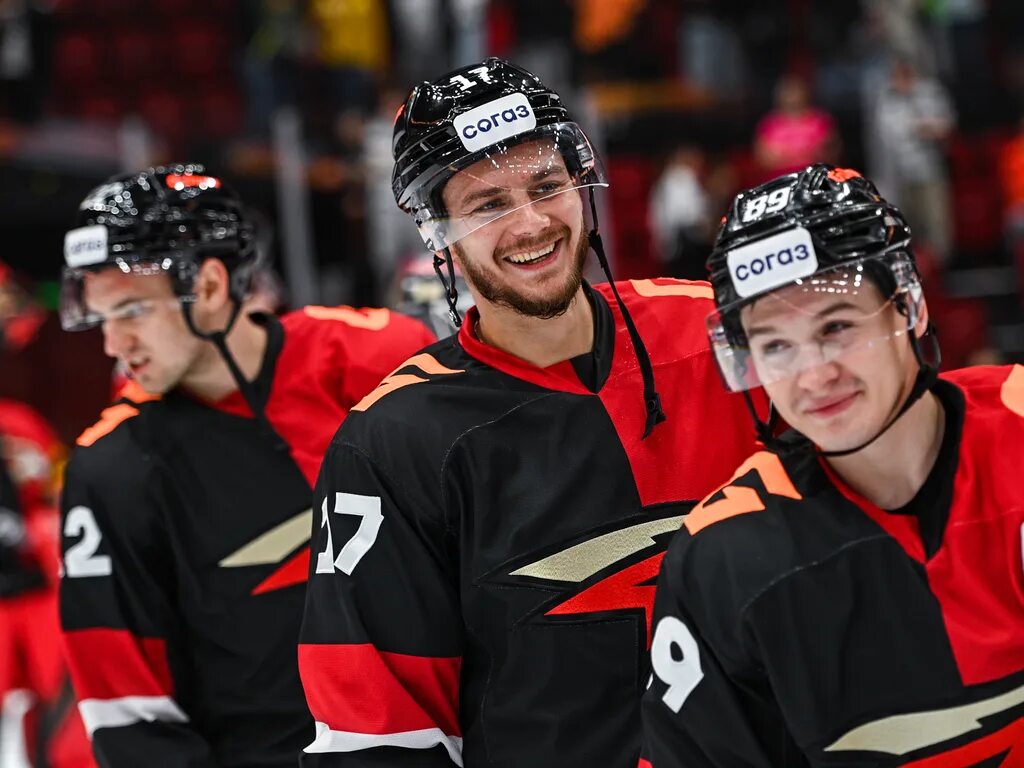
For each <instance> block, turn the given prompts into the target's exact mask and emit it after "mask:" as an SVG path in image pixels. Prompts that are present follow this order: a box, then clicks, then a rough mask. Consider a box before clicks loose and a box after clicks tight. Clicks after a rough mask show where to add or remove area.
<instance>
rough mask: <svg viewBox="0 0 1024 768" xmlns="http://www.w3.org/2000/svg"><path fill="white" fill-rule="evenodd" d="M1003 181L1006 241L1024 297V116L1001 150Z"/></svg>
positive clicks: (1000, 177)
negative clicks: (1015, 131) (1013, 134)
mask: <svg viewBox="0 0 1024 768" xmlns="http://www.w3.org/2000/svg"><path fill="white" fill-rule="evenodd" d="M999 181H1000V186H1001V188H1002V189H1001V191H1002V197H1003V217H1004V221H1005V231H1006V241H1007V244H1008V245H1009V248H1010V253H1011V255H1012V258H1013V263H1014V265H1015V266H1016V268H1017V281H1018V286H1019V288H1020V292H1021V295H1022V296H1024V117H1022V118H1021V119H1020V122H1019V126H1018V130H1017V134H1016V135H1015V136H1014V137H1013V138H1012V139H1010V140H1009V141H1008V142H1006V145H1005V146H1004V147H1003V148H1002V151H1001V152H1000V153H999Z"/></svg>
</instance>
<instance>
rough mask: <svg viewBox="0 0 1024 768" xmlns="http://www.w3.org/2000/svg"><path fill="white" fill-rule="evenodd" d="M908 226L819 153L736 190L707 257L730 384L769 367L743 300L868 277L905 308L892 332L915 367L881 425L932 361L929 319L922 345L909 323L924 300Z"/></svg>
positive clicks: (759, 378)
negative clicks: (810, 161)
mask: <svg viewBox="0 0 1024 768" xmlns="http://www.w3.org/2000/svg"><path fill="white" fill-rule="evenodd" d="M910 235H911V232H910V227H909V226H908V224H907V222H906V220H905V219H904V217H903V214H902V213H901V212H900V210H899V209H898V208H897V207H896V206H894V205H892V204H891V203H889V202H888V201H886V200H885V199H884V198H883V197H882V196H881V195H880V194H879V193H878V190H877V189H876V188H875V185H874V184H873V183H871V182H870V181H869V180H868V179H865V178H864V177H863V176H861V175H860V174H859V173H858V172H857V171H854V170H850V169H848V168H837V167H835V166H832V165H826V164H823V163H818V164H815V165H811V166H808V167H807V168H805V169H804V170H802V171H799V172H797V173H791V174H787V175H785V176H780V177H778V178H776V179H773V180H771V181H769V182H767V183H765V184H762V185H760V186H758V187H754V188H753V189H749V190H745V191H743V192H741V193H740V194H738V195H737V196H736V197H735V198H734V200H733V202H732V205H731V206H730V208H729V211H728V213H727V214H726V215H725V217H724V218H723V220H722V226H721V229H720V230H719V233H718V237H717V239H716V241H715V245H714V248H713V250H712V253H711V256H710V257H709V259H708V270H709V271H710V274H711V284H712V287H713V289H714V294H715V306H716V311H715V312H714V313H713V314H712V315H711V316H709V318H708V321H707V326H708V334H709V337H710V341H711V347H712V349H713V351H714V353H715V358H716V361H717V362H718V366H719V370H720V371H721V373H722V377H723V379H724V381H725V384H726V386H727V388H728V389H730V390H731V391H734V392H737V391H739V392H746V391H748V390H749V389H751V388H753V387H756V386H759V385H761V384H765V383H770V381H771V380H773V379H771V378H770V377H771V376H772V375H773V373H774V372H773V371H771V370H766V368H765V367H764V366H762V367H760V368H759V367H758V366H757V365H755V364H754V361H753V359H752V356H751V350H750V344H749V342H748V340H747V338H746V334H745V333H744V330H743V326H742V324H741V322H740V313H741V311H742V310H743V308H744V307H746V306H749V305H751V304H752V303H754V302H756V301H761V300H763V299H765V297H767V296H769V295H771V294H776V293H777V292H779V291H782V290H783V289H789V288H794V287H795V288H796V289H797V292H798V294H822V293H828V294H855V293H857V292H859V291H860V290H861V289H862V286H863V285H865V284H871V285H873V286H874V287H875V288H877V289H878V291H879V292H880V293H881V294H882V297H883V299H885V300H886V304H888V303H890V302H891V303H892V305H893V306H894V307H895V308H896V309H897V310H898V311H899V312H900V313H901V314H902V315H904V316H905V317H906V319H907V322H906V327H905V328H903V329H901V330H900V331H899V332H898V334H897V335H906V336H907V337H908V338H909V340H910V343H911V345H912V347H913V350H914V354H915V357H916V358H917V361H918V364H919V369H920V370H919V374H918V378H917V382H916V384H915V386H914V389H913V391H912V392H911V394H910V396H908V398H907V400H906V401H905V402H904V404H903V406H902V410H900V412H899V413H898V414H897V415H896V417H894V418H893V420H892V421H891V422H890V423H889V424H888V425H887V426H886V428H888V426H890V425H891V424H892V423H893V422H895V420H896V418H898V417H899V416H900V415H902V413H904V412H905V411H906V409H907V408H909V407H910V405H911V404H913V402H914V401H915V400H917V398H919V397H920V396H921V394H923V393H924V391H925V390H927V389H928V388H929V387H930V386H931V384H932V383H933V382H934V379H935V376H936V374H937V371H938V365H939V351H938V345H937V341H936V337H935V334H934V329H933V328H932V327H931V325H930V324H929V325H928V326H927V327H928V331H929V333H928V334H926V335H925V338H927V339H928V340H930V349H929V350H927V351H926V350H924V349H923V348H922V343H923V342H922V338H920V337H919V336H918V335H917V334H916V333H915V332H914V329H915V328H916V327H917V326H918V323H919V321H920V320H922V319H926V318H927V308H926V306H925V301H924V295H923V292H922V289H921V282H920V277H919V275H918V272H917V267H916V264H915V260H914V254H913V251H912V250H911V247H910ZM787 301H789V300H788V299H787ZM878 341H879V340H870V343H872V344H874V343H877V342H878ZM780 370H781V369H780ZM774 380H777V379H774ZM748 402H749V400H748ZM752 412H753V411H752ZM754 416H755V420H756V421H757V424H758V428H759V435H760V437H761V438H762V439H763V440H765V441H766V442H771V434H772V429H771V428H770V425H769V424H767V423H766V422H762V421H760V419H759V417H757V415H756V413H755V414H754ZM883 431H884V430H883ZM879 434H881V433H879ZM877 437H878V435H876V436H875V438H872V440H874V439H876V438H877ZM869 442H870V441H869ZM865 445H867V443H865ZM863 447H864V446H863V445H862V446H859V447H858V448H856V449H854V450H860V448H863ZM851 452H853V451H844V452H843V453H851Z"/></svg>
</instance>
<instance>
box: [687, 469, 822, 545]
mask: <svg viewBox="0 0 1024 768" xmlns="http://www.w3.org/2000/svg"><path fill="white" fill-rule="evenodd" d="M751 471H753V472H756V473H757V474H758V475H759V476H760V478H761V482H762V483H763V484H764V489H765V490H766V491H768V493H770V494H772V495H774V496H785V497H786V498H789V499H798V500H799V499H802V498H803V496H801V495H800V492H799V491H798V490H797V489H796V486H794V485H793V481H792V480H790V479H789V475H788V474H786V468H785V467H783V466H782V461H781V460H780V459H779V457H778V456H776V455H775V454H774V453H769V452H768V451H760V452H759V453H755V454H754V455H753V456H751V457H750V458H749V459H747V460H746V461H745V462H743V464H742V465H740V468H739V469H737V470H736V472H735V473H734V474H733V476H732V478H730V480H729V482H728V483H726V484H725V485H724V486H723V487H721V488H719V489H718V490H717V491H715V492H714V493H712V494H711V495H710V496H708V497H707V498H706V499H704V501H702V502H701V503H700V504H698V505H697V506H696V507H694V508H693V511H692V512H690V514H688V515H686V517H684V518H683V525H685V526H686V530H688V531H689V532H690V535H691V536H692V535H694V534H696V533H697V532H698V531H700V530H703V529H704V528H707V527H708V526H709V525H711V524H712V523H717V522H720V521H722V520H725V519H726V518H729V517H735V516H736V515H744V514H746V513H748V512H760V511H761V510H762V509H764V502H763V501H762V500H761V496H760V495H759V494H758V492H757V491H756V490H754V489H753V488H748V487H746V486H742V485H732V482H733V481H734V480H737V479H739V478H740V477H742V476H744V475H746V474H747V473H748V472H751ZM719 492H721V493H722V494H723V495H724V496H725V498H724V499H719V500H717V501H709V500H710V499H711V498H713V497H714V496H716V495H718V493H719Z"/></svg>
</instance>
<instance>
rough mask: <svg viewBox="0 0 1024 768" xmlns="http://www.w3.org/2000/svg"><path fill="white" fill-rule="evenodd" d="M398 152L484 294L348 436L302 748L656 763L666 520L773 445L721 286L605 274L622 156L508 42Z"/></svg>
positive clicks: (325, 542)
mask: <svg viewBox="0 0 1024 768" xmlns="http://www.w3.org/2000/svg"><path fill="white" fill-rule="evenodd" d="M394 154H395V161H396V164H395V171H394V176H393V182H394V183H393V186H394V191H395V196H396V198H397V201H398V204H399V206H400V207H402V208H403V209H404V210H406V211H408V212H409V213H410V214H412V215H413V217H414V218H415V220H416V222H417V223H418V226H419V230H420V233H421V234H422V235H423V236H424V239H425V241H426V242H427V244H428V247H429V248H430V249H431V250H433V251H435V253H436V255H437V263H438V269H439V271H440V272H442V274H443V281H444V282H445V283H446V284H447V285H446V290H447V292H448V298H449V300H450V303H451V305H452V307H453V310H454V309H455V307H456V306H457V305H456V301H457V297H456V296H455V295H454V293H453V292H452V291H451V290H450V287H451V285H452V284H451V279H452V275H453V269H452V268H451V260H452V259H454V260H455V261H456V262H457V263H458V266H459V268H460V271H461V273H462V275H464V276H465V278H466V282H467V284H468V286H469V288H470V291H471V293H472V294H473V298H474V299H475V301H476V307H475V308H474V309H472V310H470V311H469V312H468V314H467V316H466V318H465V322H463V323H462V326H461V329H460V331H459V333H458V334H457V335H456V336H453V337H451V338H449V339H446V340H444V341H442V342H438V343H437V344H435V345H434V346H432V347H429V348H427V349H426V350H424V352H422V353H421V354H419V355H417V356H416V357H414V358H412V359H411V360H409V361H407V362H406V363H405V364H404V365H402V366H401V367H400V368H399V369H398V370H397V371H396V372H395V373H394V374H393V375H392V376H390V377H388V379H386V380H385V381H384V382H383V383H382V384H381V386H380V387H379V388H378V389H377V390H376V391H375V392H373V393H372V394H371V395H370V396H369V397H367V398H366V399H365V400H364V401H363V402H362V403H360V404H359V405H358V406H356V408H355V409H353V411H354V412H353V413H352V415H351V416H350V417H349V419H348V420H347V421H346V423H345V425H344V426H343V428H342V429H341V430H340V432H339V433H338V435H337V437H336V438H335V440H334V441H333V442H332V444H331V447H330V449H329V452H328V454H327V456H326V457H325V460H324V465H323V469H322V470H321V474H320V479H319V481H318V486H317V491H316V496H315V507H314V513H315V514H316V515H317V516H318V519H319V520H320V522H321V526H322V527H321V529H320V531H319V534H316V533H315V534H314V542H313V546H314V555H313V557H314V561H313V563H312V568H313V570H312V572H311V575H310V585H309V591H308V597H307V607H306V615H305V620H304V622H303V631H302V641H301V645H300V648H299V667H300V672H301V674H302V679H303V684H304V687H305V689H306V696H307V700H308V702H309V706H310V709H311V710H312V712H313V715H314V717H315V719H316V720H317V737H316V739H315V740H314V741H313V742H312V743H311V744H310V745H309V746H308V747H307V748H306V750H305V754H304V756H303V765H306V766H330V767H332V768H334V767H341V766H346V767H347V766H385V765H387V766H396V767H397V766H413V765H415V766H420V767H423V766H447V767H448V768H450V767H451V766H453V765H466V766H471V767H472V768H483V766H531V768H546V767H547V766H560V767H562V766H570V765H571V766H598V765H599V766H603V767H604V766H606V767H608V768H625V767H626V766H635V765H636V760H637V756H638V754H639V746H640V721H639V700H640V694H641V692H642V686H643V683H644V681H645V680H646V677H647V675H646V672H645V666H646V661H645V656H646V653H645V649H646V647H647V644H648V632H649V620H650V609H651V608H652V600H653V581H652V579H653V577H654V575H655V573H656V570H657V566H658V563H659V562H660V560H661V557H662V556H663V553H664V547H665V541H666V538H667V537H668V536H669V535H670V534H671V533H672V532H673V531H674V530H676V529H677V528H678V527H679V524H680V517H681V515H682V514H683V513H684V512H685V511H687V510H688V509H689V508H690V507H691V506H692V505H693V503H694V502H695V500H696V499H697V498H699V497H701V496H702V495H703V494H704V493H706V492H707V491H709V490H711V488H713V487H714V486H715V484H717V483H720V482H723V481H724V480H725V479H726V478H727V477H728V472H729V471H730V469H731V467H730V468H728V469H727V468H726V467H727V465H728V464H730V462H732V463H735V462H736V461H737V460H738V459H739V458H741V456H742V455H746V452H748V451H749V450H750V449H751V448H752V446H753V440H752V438H751V437H750V436H749V428H748V427H745V426H744V425H745V423H746V419H747V417H746V414H745V411H744V407H743V402H742V400H741V399H740V398H736V397H734V396H727V395H726V394H725V393H724V392H723V391H722V390H721V387H720V386H719V385H718V381H717V374H716V372H715V370H714V362H713V361H712V360H711V356H710V351H709V350H708V349H707V343H706V340H705V339H704V337H703V317H704V316H705V315H706V314H707V312H709V311H710V309H711V307H712V304H711V301H710V286H708V285H707V284H706V283H699V282H698V283H689V282H681V281H676V280H653V281H652V280H637V281H631V282H628V283H621V284H619V285H617V286H616V285H614V284H608V285H598V286H590V285H588V284H586V283H585V282H583V281H582V278H581V269H582V266H583V261H584V258H585V256H586V253H587V248H588V244H589V246H590V247H592V248H594V250H595V251H596V252H597V254H598V256H599V257H601V260H602V262H603V261H604V259H603V253H602V251H601V244H600V239H599V237H598V235H597V231H596V223H595V224H594V228H593V229H592V230H591V231H590V233H589V235H588V232H587V229H586V227H585V224H584V211H585V205H584V200H585V197H586V196H587V195H588V194H589V193H590V192H592V191H593V188H594V187H596V186H605V185H606V183H607V182H606V181H605V177H604V172H603V170H602V167H601V163H600V161H599V159H598V157H597V156H596V154H595V153H594V149H593V147H592V145H591V143H590V141H589V140H588V138H587V136H586V134H585V133H584V132H583V130H582V129H581V128H580V127H579V126H578V125H577V124H576V123H575V122H573V120H572V117H571V116H570V115H569V113H568V111H567V109H566V107H565V106H564V105H563V104H562V103H561V100H560V99H559V97H558V95H557V94H556V93H554V92H552V91H551V90H549V89H548V88H546V87H545V86H544V85H543V84H542V83H541V82H540V81H539V80H538V79H537V78H536V77H534V76H533V75H531V74H530V73H529V72H526V71H524V70H522V69H520V68H518V67H515V66H513V65H511V64H508V63H506V62H504V61H500V60H498V59H488V60H486V61H484V62H482V63H481V64H479V65H476V66H471V67H466V68H464V69H459V70H456V71H454V72H451V73H449V74H447V75H445V76H444V77H442V78H440V79H439V80H436V81H434V82H433V83H424V84H422V85H420V86H417V87H416V88H414V89H413V91H412V93H411V94H410V95H409V97H408V99H407V100H406V102H405V104H404V106H403V107H402V108H401V110H400V111H399V114H398V117H397V120H396V124H395V133H394ZM591 202H592V201H591ZM453 314H454V312H453ZM641 336H642V337H643V339H644V341H643V342H642V341H641ZM655 377H656V387H655ZM658 392H660V393H661V394H662V395H663V396H664V408H663V412H662V406H661V403H660V402H659V398H658Z"/></svg>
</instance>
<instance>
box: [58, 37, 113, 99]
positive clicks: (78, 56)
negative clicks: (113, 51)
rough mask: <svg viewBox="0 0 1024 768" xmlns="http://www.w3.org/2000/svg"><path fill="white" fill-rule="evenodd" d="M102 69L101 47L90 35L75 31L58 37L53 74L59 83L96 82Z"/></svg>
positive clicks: (67, 84) (78, 83) (74, 84)
mask: <svg viewBox="0 0 1024 768" xmlns="http://www.w3.org/2000/svg"><path fill="white" fill-rule="evenodd" d="M102 70H103V62H102V61H101V53H100V48H99V46H98V45H97V44H96V42H95V41H94V40H92V39H91V38H90V37H89V36H88V35H86V34H83V33H80V32H74V33H70V34H67V35H64V36H62V37H60V38H58V39H57V43H56V45H55V47H54V52H53V74H54V80H55V82H56V83H57V84H58V85H64V86H68V87H71V86H80V85H83V84H86V83H96V82H98V81H99V77H100V72H101V71H102Z"/></svg>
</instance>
